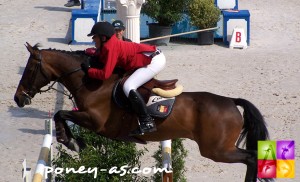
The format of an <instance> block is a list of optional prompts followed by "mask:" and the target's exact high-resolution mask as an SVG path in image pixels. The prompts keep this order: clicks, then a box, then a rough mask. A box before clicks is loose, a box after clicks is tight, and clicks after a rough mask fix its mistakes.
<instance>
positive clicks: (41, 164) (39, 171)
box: [32, 134, 52, 182]
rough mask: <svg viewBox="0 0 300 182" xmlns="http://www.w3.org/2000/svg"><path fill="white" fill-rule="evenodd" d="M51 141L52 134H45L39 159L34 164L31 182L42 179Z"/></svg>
mask: <svg viewBox="0 0 300 182" xmlns="http://www.w3.org/2000/svg"><path fill="white" fill-rule="evenodd" d="M51 143H52V135H50V134H46V135H45V137H44V141H43V145H42V148H41V151H40V155H39V159H38V162H37V165H36V169H35V173H34V176H33V180H32V181H33V182H41V181H42V180H43V176H44V171H45V166H46V165H47V163H48V162H49V153H50V147H51Z"/></svg>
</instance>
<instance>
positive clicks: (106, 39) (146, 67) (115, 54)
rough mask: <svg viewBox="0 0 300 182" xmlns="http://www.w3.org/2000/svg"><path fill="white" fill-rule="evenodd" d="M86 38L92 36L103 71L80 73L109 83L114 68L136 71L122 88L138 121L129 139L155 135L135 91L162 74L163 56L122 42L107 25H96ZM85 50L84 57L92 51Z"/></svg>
mask: <svg viewBox="0 0 300 182" xmlns="http://www.w3.org/2000/svg"><path fill="white" fill-rule="evenodd" d="M88 36H93V37H92V38H93V42H95V47H96V53H95V54H97V55H98V56H99V61H100V62H102V63H104V65H105V66H104V68H103V69H98V68H90V67H89V66H88V65H86V64H82V65H81V66H82V70H83V71H85V72H86V74H87V75H88V76H89V77H91V78H96V79H100V80H104V79H108V78H109V77H110V76H111V75H112V72H113V70H114V68H115V67H116V66H119V67H122V68H123V69H125V70H126V71H129V70H135V71H134V73H133V74H132V75H131V76H130V77H129V78H128V79H127V80H126V82H125V83H124V86H123V91H124V93H125V95H126V96H127V97H128V98H129V100H130V102H131V104H132V108H133V110H134V111H135V113H136V114H137V115H138V118H139V122H140V124H139V128H137V129H136V130H134V131H132V132H131V135H141V134H144V133H145V132H153V131H156V125H155V123H154V120H153V118H152V117H151V116H150V115H149V113H148V111H147V108H146V105H145V102H144V100H143V98H142V96H141V95H140V94H139V93H138V92H137V88H138V87H140V86H141V85H143V84H144V83H146V82H147V81H149V80H151V79H152V78H153V77H154V76H155V75H156V74H158V73H159V72H160V71H162V70H163V68H164V67H165V64H166V59H165V56H164V54H163V53H162V52H161V51H160V50H158V49H157V48H156V46H151V45H147V44H138V43H134V42H127V41H121V40H119V39H118V38H117V37H116V34H115V30H114V27H113V26H112V24H110V23H108V22H98V23H96V24H95V25H94V26H93V28H92V30H91V32H90V33H89V34H88ZM90 50H91V49H87V51H86V52H87V54H90V53H91V52H92V53H93V51H90Z"/></svg>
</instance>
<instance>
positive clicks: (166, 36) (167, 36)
mask: <svg viewBox="0 0 300 182" xmlns="http://www.w3.org/2000/svg"><path fill="white" fill-rule="evenodd" d="M218 28H219V27H213V28H206V29H201V30H194V31H190V32H184V33H177V34H173V35H165V36H161V37H154V38H150V39H144V40H141V41H140V42H149V41H152V40H158V39H164V38H169V37H176V36H180V35H186V34H191V33H197V32H205V31H210V30H216V29H218Z"/></svg>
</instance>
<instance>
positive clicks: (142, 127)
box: [128, 90, 156, 135]
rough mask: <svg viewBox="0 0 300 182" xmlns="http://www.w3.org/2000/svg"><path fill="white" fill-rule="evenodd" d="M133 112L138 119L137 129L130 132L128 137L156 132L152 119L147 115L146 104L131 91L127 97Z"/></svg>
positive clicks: (138, 95)
mask: <svg viewBox="0 0 300 182" xmlns="http://www.w3.org/2000/svg"><path fill="white" fill-rule="evenodd" d="M128 98H129V100H130V102H131V105H132V108H133V110H134V112H135V113H136V114H137V115H138V117H139V128H137V129H136V130H134V131H132V132H131V133H130V135H143V134H144V133H145V132H153V131H156V126H155V123H154V120H153V118H152V117H151V116H150V115H149V114H148V112H147V108H146V104H145V102H144V100H143V98H142V96H141V95H140V94H139V93H138V92H137V91H136V90H131V91H130V92H129V96H128Z"/></svg>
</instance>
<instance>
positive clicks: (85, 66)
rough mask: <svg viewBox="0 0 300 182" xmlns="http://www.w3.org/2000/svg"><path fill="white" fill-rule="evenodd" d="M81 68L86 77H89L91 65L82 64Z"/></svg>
mask: <svg viewBox="0 0 300 182" xmlns="http://www.w3.org/2000/svg"><path fill="white" fill-rule="evenodd" d="M80 66H81V69H82V71H83V72H84V73H85V74H86V75H88V71H89V69H90V68H91V66H90V64H87V63H82V64H81V65H80Z"/></svg>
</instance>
